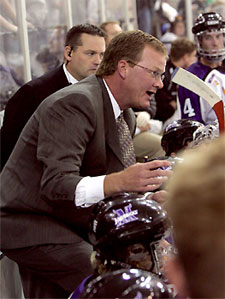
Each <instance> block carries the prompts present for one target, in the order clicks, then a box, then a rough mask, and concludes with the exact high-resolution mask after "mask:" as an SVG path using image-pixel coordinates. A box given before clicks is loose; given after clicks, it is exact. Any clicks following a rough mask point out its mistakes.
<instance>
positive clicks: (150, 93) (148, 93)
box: [146, 90, 154, 97]
mask: <svg viewBox="0 0 225 299" xmlns="http://www.w3.org/2000/svg"><path fill="white" fill-rule="evenodd" d="M146 93H147V95H148V96H149V97H151V96H152V95H153V93H154V92H152V91H149V90H147V91H146Z"/></svg>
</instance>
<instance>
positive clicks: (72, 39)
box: [65, 23, 106, 50]
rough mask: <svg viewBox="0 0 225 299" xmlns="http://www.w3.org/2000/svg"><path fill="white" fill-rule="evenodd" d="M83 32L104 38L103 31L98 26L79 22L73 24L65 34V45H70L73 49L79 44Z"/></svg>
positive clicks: (80, 43)
mask: <svg viewBox="0 0 225 299" xmlns="http://www.w3.org/2000/svg"><path fill="white" fill-rule="evenodd" d="M83 33H86V34H90V35H97V36H100V37H104V38H106V34H105V32H104V31H103V30H102V29H100V28H99V27H98V26H95V25H92V24H88V23H86V24H79V25H76V26H73V27H72V28H71V29H70V30H69V31H68V32H67V35H66V41H65V47H66V46H70V47H72V48H73V50H75V49H76V47H78V46H81V45H82V42H81V35H82V34H83Z"/></svg>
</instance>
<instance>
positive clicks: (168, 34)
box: [0, 0, 225, 111]
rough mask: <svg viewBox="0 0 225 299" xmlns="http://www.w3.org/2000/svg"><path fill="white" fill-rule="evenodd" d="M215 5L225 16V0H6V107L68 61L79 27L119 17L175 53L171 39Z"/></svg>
mask: <svg viewBox="0 0 225 299" xmlns="http://www.w3.org/2000/svg"><path fill="white" fill-rule="evenodd" d="M215 2H216V5H215ZM213 5H214V7H213V9H214V11H215V10H218V11H219V12H220V13H221V14H222V15H223V16H224V15H225V0H219V1H218V0H186V1H184V0H168V1H165V0H136V1H134V0H122V1H121V0H114V1H111V0H21V1H18V0H1V1H0V111H1V110H3V109H4V107H5V105H6V104H7V101H8V99H9V98H10V97H11V96H12V95H13V94H14V93H15V92H16V90H17V89H18V88H19V87H20V86H22V85H23V84H24V83H25V82H27V81H29V80H30V79H34V78H36V77H38V76H40V75H42V74H43V73H45V72H46V71H48V70H51V69H53V68H55V67H56V66H58V65H60V64H61V63H62V61H63V49H64V38H65V34H66V32H67V31H68V29H69V28H70V27H72V26H73V25H77V24H80V23H86V22H88V23H92V24H94V25H98V24H100V23H101V22H103V21H107V20H116V21H119V22H120V25H121V27H122V29H123V30H132V29H137V28H138V29H141V30H143V31H145V32H148V33H150V34H153V35H154V36H156V37H158V38H160V39H161V40H162V41H163V42H164V43H165V46H166V47H167V49H168V52H169V50H170V45H171V42H172V41H173V40H174V39H176V38H177V37H180V36H188V35H190V33H188V32H190V28H191V26H192V25H193V22H194V20H195V19H196V17H197V15H198V14H199V13H200V12H206V11H209V10H211V9H212V6H213ZM187 10H189V11H187ZM190 18H191V19H190ZM224 18H225V17H224ZM188 29H189V30H188ZM188 37H189V38H192V37H191V36H188Z"/></svg>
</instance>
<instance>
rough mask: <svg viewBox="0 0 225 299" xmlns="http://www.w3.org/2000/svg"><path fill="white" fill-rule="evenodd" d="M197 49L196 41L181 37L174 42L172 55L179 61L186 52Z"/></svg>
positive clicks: (173, 58) (189, 52) (174, 59)
mask: <svg viewBox="0 0 225 299" xmlns="http://www.w3.org/2000/svg"><path fill="white" fill-rule="evenodd" d="M195 50H197V46H196V44H195V42H193V41H192V40H190V39H189V38H187V37H180V38H177V39H176V40H174V41H173V42H172V46H171V50H170V57H171V59H172V60H173V61H178V60H179V59H180V58H182V57H183V56H184V55H185V54H191V53H192V52H194V51H195Z"/></svg>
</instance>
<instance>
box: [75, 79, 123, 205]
mask: <svg viewBox="0 0 225 299" xmlns="http://www.w3.org/2000/svg"><path fill="white" fill-rule="evenodd" d="M103 82H104V84H105V87H106V89H107V91H108V94H109V98H110V100H111V103H112V107H113V112H114V116H115V119H117V118H118V117H119V115H120V113H121V109H120V107H119V105H118V103H117V101H116V100H115V98H114V96H113V95H112V93H111V91H110V89H109V87H108V85H107V84H106V82H105V80H104V79H103ZM104 179H105V175H101V176H96V177H90V176H87V177H84V178H83V179H81V180H80V182H79V183H78V184H77V188H76V191H75V199H74V201H75V205H76V206H81V207H83V208H87V207H90V206H91V205H93V204H95V203H97V202H99V201H100V200H102V199H103V198H104V197H105V196H104Z"/></svg>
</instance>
